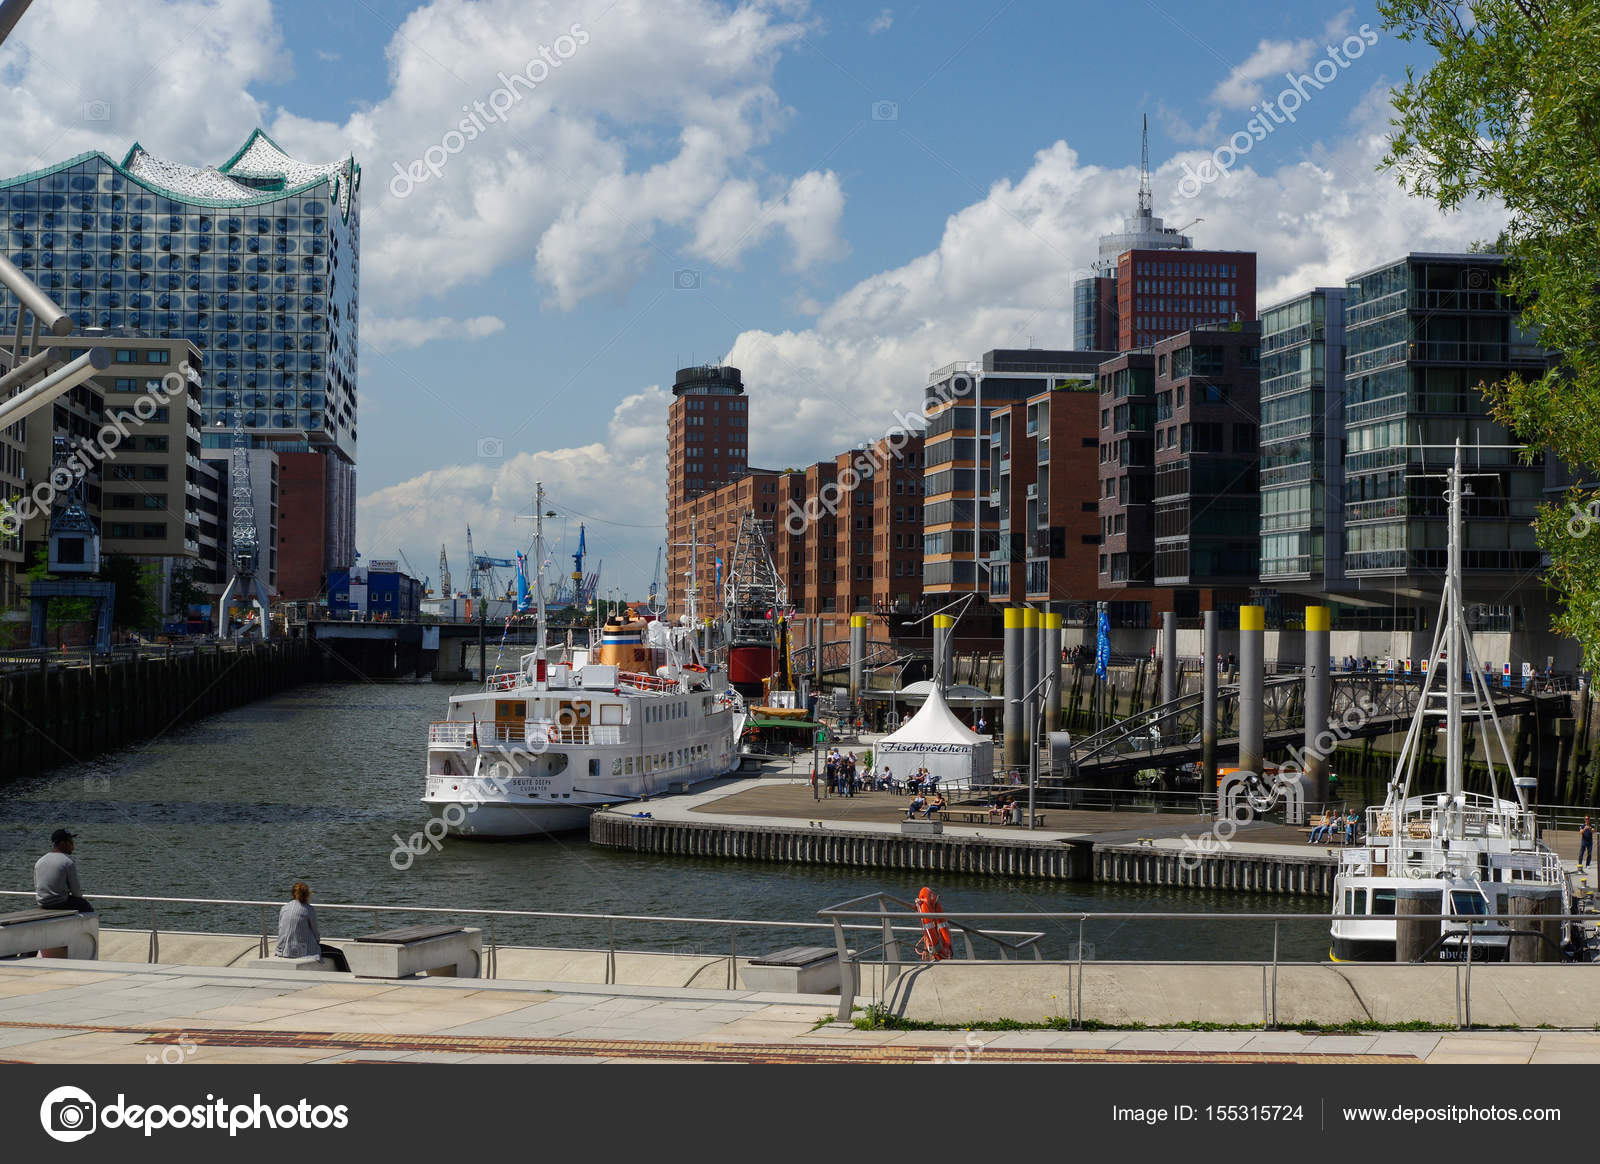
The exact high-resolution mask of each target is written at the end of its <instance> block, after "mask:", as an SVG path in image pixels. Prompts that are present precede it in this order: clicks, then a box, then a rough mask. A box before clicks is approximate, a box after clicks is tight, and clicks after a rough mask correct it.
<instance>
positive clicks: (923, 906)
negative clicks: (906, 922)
mask: <svg viewBox="0 0 1600 1164" xmlns="http://www.w3.org/2000/svg"><path fill="white" fill-rule="evenodd" d="M917 911H918V912H919V913H921V914H922V915H923V917H922V940H921V941H919V942H918V943H917V956H918V957H919V958H921V959H922V960H923V961H924V962H942V961H943V960H944V959H946V958H948V957H950V955H951V953H952V952H953V951H952V949H951V946H950V927H949V926H948V925H946V924H945V921H944V911H943V908H942V907H941V906H940V905H939V896H938V894H936V893H934V891H933V890H931V889H929V888H928V887H927V886H926V885H924V886H923V887H922V889H921V890H920V891H919V892H918V893H917Z"/></svg>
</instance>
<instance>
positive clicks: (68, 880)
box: [33, 829, 94, 913]
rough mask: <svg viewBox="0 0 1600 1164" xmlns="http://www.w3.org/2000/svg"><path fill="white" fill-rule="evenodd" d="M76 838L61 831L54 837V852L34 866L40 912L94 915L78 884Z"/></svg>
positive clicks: (34, 880) (53, 834) (52, 845)
mask: <svg viewBox="0 0 1600 1164" xmlns="http://www.w3.org/2000/svg"><path fill="white" fill-rule="evenodd" d="M72 840H73V834H71V833H69V832H68V831H67V830H66V829H57V830H56V831H55V832H53V833H51V834H50V846H51V848H50V851H49V852H48V853H46V854H45V855H44V856H42V857H40V858H39V859H38V860H37V861H36V862H34V865H33V892H34V896H35V897H37V898H38V899H39V908H40V909H72V910H77V911H78V912H79V913H93V912H94V906H92V905H90V904H89V903H88V902H87V901H85V900H84V899H83V886H81V885H80V884H78V866H77V863H76V862H75V861H73V859H72V848H73V845H72Z"/></svg>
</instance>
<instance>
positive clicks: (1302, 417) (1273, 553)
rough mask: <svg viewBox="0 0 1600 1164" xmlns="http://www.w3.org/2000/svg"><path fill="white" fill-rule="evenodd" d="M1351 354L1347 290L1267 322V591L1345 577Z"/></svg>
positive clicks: (1318, 296) (1311, 297)
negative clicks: (1347, 352) (1345, 440)
mask: <svg viewBox="0 0 1600 1164" xmlns="http://www.w3.org/2000/svg"><path fill="white" fill-rule="evenodd" d="M1343 345H1344V289H1343V288H1342V287H1319V288H1318V289H1317V290H1315V291H1311V292H1309V293H1307V294H1305V295H1301V296H1299V297H1297V298H1295V299H1291V300H1290V301H1289V302H1287V303H1283V304H1280V305H1279V306H1277V307H1274V308H1271V309H1269V310H1267V311H1264V312H1262V314H1261V580H1262V581H1263V582H1269V583H1270V582H1289V581H1309V582H1312V583H1316V584H1327V583H1333V582H1337V581H1339V580H1340V579H1342V578H1343V576H1344V570H1343V561H1342V558H1341V556H1340V552H1341V548H1342V546H1341V543H1342V539H1343V514H1342V511H1341V499H1342V495H1343V483H1344V460H1343V455H1342V454H1343V450H1342V447H1341V444H1340V441H1341V434H1342V433H1343V432H1344V354H1343ZM1330 551H1331V553H1330Z"/></svg>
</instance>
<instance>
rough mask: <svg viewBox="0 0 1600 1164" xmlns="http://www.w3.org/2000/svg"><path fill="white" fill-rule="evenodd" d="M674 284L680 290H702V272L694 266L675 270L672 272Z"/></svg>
mask: <svg viewBox="0 0 1600 1164" xmlns="http://www.w3.org/2000/svg"><path fill="white" fill-rule="evenodd" d="M672 286H673V288H674V289H675V290H678V291H698V290H700V272H699V271H696V270H694V269H693V268H692V267H685V268H683V270H681V271H674V272H672Z"/></svg>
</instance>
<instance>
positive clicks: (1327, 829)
mask: <svg viewBox="0 0 1600 1164" xmlns="http://www.w3.org/2000/svg"><path fill="white" fill-rule="evenodd" d="M1343 823H1344V822H1343V821H1342V820H1341V819H1340V818H1339V817H1336V816H1334V815H1333V814H1332V813H1331V812H1330V813H1325V814H1324V815H1323V817H1322V823H1321V824H1319V825H1317V826H1316V827H1315V828H1313V829H1312V830H1311V839H1310V840H1309V841H1308V842H1307V844H1312V845H1314V844H1316V843H1317V842H1318V841H1328V840H1332V839H1333V830H1334V829H1335V828H1337V827H1338V826H1339V825H1340V824H1343Z"/></svg>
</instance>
